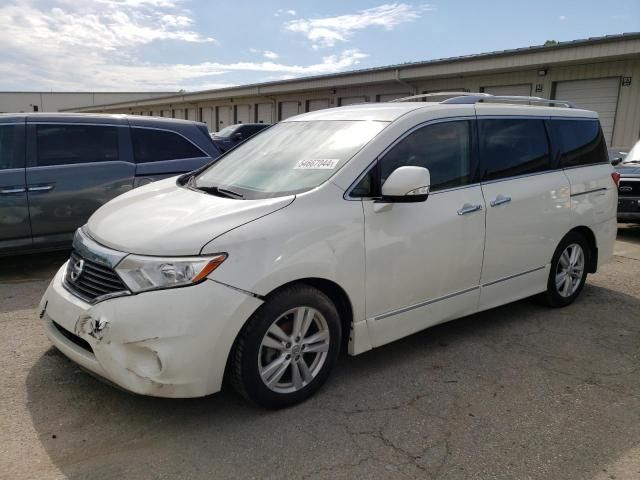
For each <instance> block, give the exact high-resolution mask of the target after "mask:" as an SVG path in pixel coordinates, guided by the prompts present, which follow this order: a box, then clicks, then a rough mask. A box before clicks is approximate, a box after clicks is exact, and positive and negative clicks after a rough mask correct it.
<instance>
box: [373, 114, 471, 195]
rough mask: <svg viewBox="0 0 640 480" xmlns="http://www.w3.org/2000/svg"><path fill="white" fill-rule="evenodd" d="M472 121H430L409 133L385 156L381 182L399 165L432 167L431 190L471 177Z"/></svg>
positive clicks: (463, 183)
mask: <svg viewBox="0 0 640 480" xmlns="http://www.w3.org/2000/svg"><path fill="white" fill-rule="evenodd" d="M470 130H471V128H470V124H469V122H468V121H454V122H443V123H436V124H433V125H427V126H426V127H423V128H421V129H419V130H416V131H415V132H413V133H411V134H409V135H408V136H407V137H405V138H404V139H402V140H401V141H400V142H399V143H398V144H397V145H395V146H394V147H393V148H392V149H391V150H390V151H389V152H388V153H387V154H386V155H385V156H384V157H383V158H382V160H381V163H380V167H379V168H380V185H382V184H383V183H384V181H385V180H386V179H387V178H388V177H389V175H391V173H392V172H393V171H394V170H395V169H396V168H398V167H403V166H417V167H425V168H428V169H429V173H430V174H431V191H437V190H442V189H445V188H452V187H459V186H462V185H466V184H468V183H470V181H471V135H470Z"/></svg>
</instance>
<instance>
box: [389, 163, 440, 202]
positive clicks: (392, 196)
mask: <svg viewBox="0 0 640 480" xmlns="http://www.w3.org/2000/svg"><path fill="white" fill-rule="evenodd" d="M430 185H431V174H430V173H429V170H428V169H426V168H424V167H398V168H396V169H395V170H394V171H393V172H392V173H391V175H389V177H388V178H387V179H386V180H385V182H384V183H383V184H382V192H381V193H382V198H381V199H380V201H382V202H424V201H425V200H426V199H427V197H428V196H429V186H430Z"/></svg>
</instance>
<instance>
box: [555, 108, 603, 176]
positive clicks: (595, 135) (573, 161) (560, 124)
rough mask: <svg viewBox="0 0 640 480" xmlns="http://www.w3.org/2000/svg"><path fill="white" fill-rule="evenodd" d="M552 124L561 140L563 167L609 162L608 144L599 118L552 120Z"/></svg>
mask: <svg viewBox="0 0 640 480" xmlns="http://www.w3.org/2000/svg"><path fill="white" fill-rule="evenodd" d="M551 125H552V128H553V131H554V137H555V138H557V139H558V141H559V142H560V165H561V166H562V167H577V166H580V165H589V164H591V163H607V162H608V154H607V145H606V143H605V141H604V135H602V130H601V129H600V122H598V121H597V120H552V121H551Z"/></svg>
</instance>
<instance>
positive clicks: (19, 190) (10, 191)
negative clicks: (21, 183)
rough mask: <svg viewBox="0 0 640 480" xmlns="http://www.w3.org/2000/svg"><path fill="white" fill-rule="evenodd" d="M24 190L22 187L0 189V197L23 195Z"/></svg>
mask: <svg viewBox="0 0 640 480" xmlns="http://www.w3.org/2000/svg"><path fill="white" fill-rule="evenodd" d="M24 192H26V188H24V187H5V188H2V189H0V195H12V194H14V193H24Z"/></svg>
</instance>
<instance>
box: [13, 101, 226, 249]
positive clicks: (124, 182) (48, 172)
mask: <svg viewBox="0 0 640 480" xmlns="http://www.w3.org/2000/svg"><path fill="white" fill-rule="evenodd" d="M220 153H221V152H220V150H219V149H218V148H217V147H216V146H215V145H214V144H213V142H212V141H211V137H210V136H209V132H208V130H207V128H206V125H205V124H204V123H198V122H191V121H186V120H174V119H165V118H155V117H142V116H128V115H91V114H89V115H85V114H3V115H0V255H2V254H7V253H12V252H16V251H32V250H45V249H47V250H48V249H57V248H67V247H69V246H71V241H72V239H73V234H74V232H75V230H76V229H77V228H78V227H80V226H81V225H83V224H84V223H85V222H86V221H87V219H88V218H89V216H90V215H91V214H92V213H93V212H94V211H95V210H96V209H97V208H98V207H100V206H101V205H102V204H104V203H106V202H107V201H109V200H111V199H112V198H114V197H116V196H117V195H120V194H121V193H123V192H126V191H128V190H131V189H132V188H135V187H137V186H139V185H143V184H145V183H149V182H152V181H154V180H159V179H161V178H165V177H169V176H172V175H178V174H181V173H185V172H189V171H191V170H195V169H197V168H199V167H201V166H203V165H204V164H206V163H209V162H211V161H212V160H213V159H215V158H216V157H218V156H219V155H220Z"/></svg>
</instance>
